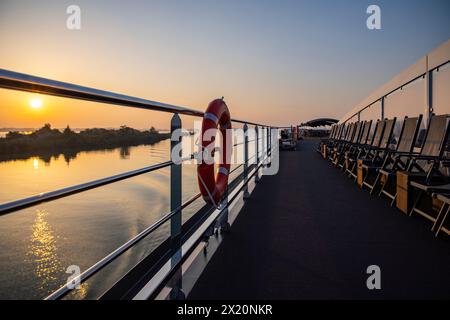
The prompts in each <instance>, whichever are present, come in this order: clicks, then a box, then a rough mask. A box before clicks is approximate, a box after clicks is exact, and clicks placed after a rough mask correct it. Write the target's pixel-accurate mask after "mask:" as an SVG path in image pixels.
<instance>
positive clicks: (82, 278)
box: [45, 193, 201, 300]
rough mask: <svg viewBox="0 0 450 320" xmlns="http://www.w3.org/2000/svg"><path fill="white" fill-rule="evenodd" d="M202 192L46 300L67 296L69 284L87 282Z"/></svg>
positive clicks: (70, 289) (69, 289) (70, 288)
mask: <svg viewBox="0 0 450 320" xmlns="http://www.w3.org/2000/svg"><path fill="white" fill-rule="evenodd" d="M200 196H201V194H200V193H199V194H197V195H195V196H193V197H192V198H190V199H189V200H188V201H186V202H185V203H183V205H182V206H180V207H179V208H177V209H176V210H174V211H172V212H170V213H168V214H166V215H165V216H163V217H162V218H160V219H159V220H158V221H156V222H155V223H153V224H152V225H150V226H149V227H147V228H146V229H144V230H143V231H141V232H140V233H139V234H137V235H136V236H135V237H133V238H132V239H130V240H128V241H127V242H125V243H124V244H123V245H121V246H120V247H119V248H117V249H116V250H114V251H113V252H111V253H110V254H108V255H107V256H106V257H104V258H103V259H101V260H100V261H98V262H97V263H95V264H94V265H92V266H91V267H89V268H88V269H86V270H85V271H84V272H83V273H81V274H80V275H79V276H77V277H75V278H74V279H72V280H71V281H70V282H68V283H66V284H65V285H64V286H62V287H61V288H59V289H58V290H56V291H55V292H53V293H52V294H51V295H49V296H48V297H47V298H45V300H56V299H60V298H63V297H64V296H66V295H67V294H68V293H69V292H70V291H72V290H73V289H74V288H72V286H69V284H71V283H74V282H77V283H80V284H81V283H83V282H85V281H86V280H87V279H89V278H90V277H92V276H93V275H94V274H96V273H97V272H99V271H100V270H102V269H103V268H104V267H106V266H107V265H108V264H110V263H111V262H113V261H114V260H115V259H117V258H118V257H119V256H120V255H122V254H123V253H124V252H125V251H127V250H128V249H130V248H131V247H132V246H134V245H135V244H137V243H138V242H139V241H141V240H142V239H144V238H145V237H147V236H148V235H149V234H151V233H153V232H154V231H156V230H157V229H158V228H159V227H161V226H162V225H163V224H164V223H165V222H167V221H169V220H170V218H172V217H173V216H174V215H175V214H177V213H178V212H179V211H180V210H183V209H184V208H186V207H187V206H188V205H190V204H191V203H193V202H194V201H195V200H197V199H198V198H200Z"/></svg>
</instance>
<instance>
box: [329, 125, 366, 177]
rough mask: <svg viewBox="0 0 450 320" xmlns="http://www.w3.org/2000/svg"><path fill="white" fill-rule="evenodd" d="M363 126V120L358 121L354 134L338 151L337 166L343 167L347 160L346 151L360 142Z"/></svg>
mask: <svg viewBox="0 0 450 320" xmlns="http://www.w3.org/2000/svg"><path fill="white" fill-rule="evenodd" d="M362 127H363V122H362V121H358V122H357V123H356V125H355V129H354V133H353V136H352V138H351V139H350V141H348V142H347V143H345V144H343V145H342V147H341V148H340V149H338V150H337V151H336V159H335V161H336V163H335V165H336V167H338V168H343V166H344V160H345V153H346V152H347V151H348V150H350V149H351V148H352V147H353V146H355V145H357V144H358V142H359V139H360V136H361V133H362Z"/></svg>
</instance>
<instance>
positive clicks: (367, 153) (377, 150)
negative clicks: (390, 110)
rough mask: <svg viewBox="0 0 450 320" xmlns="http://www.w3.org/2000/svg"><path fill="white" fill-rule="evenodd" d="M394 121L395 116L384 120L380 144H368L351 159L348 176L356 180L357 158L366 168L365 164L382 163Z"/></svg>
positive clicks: (389, 143) (387, 150)
mask: <svg viewBox="0 0 450 320" xmlns="http://www.w3.org/2000/svg"><path fill="white" fill-rule="evenodd" d="M396 121H397V118H394V119H391V120H385V121H384V123H385V124H384V131H383V135H382V136H381V141H380V144H379V145H378V146H368V147H365V148H363V152H361V153H360V154H359V155H358V157H357V158H356V159H353V166H352V168H351V169H352V170H351V171H350V172H349V176H350V177H353V178H354V179H355V180H356V177H357V174H356V169H357V166H356V164H357V160H361V161H362V163H363V166H366V168H367V166H374V165H380V164H382V163H383V161H384V158H385V157H386V156H387V154H388V152H389V147H390V145H391V142H392V135H393V133H394V128H395V122H396Z"/></svg>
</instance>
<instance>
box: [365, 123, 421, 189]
mask: <svg viewBox="0 0 450 320" xmlns="http://www.w3.org/2000/svg"><path fill="white" fill-rule="evenodd" d="M421 123H422V115H419V117H415V118H408V117H405V119H404V121H403V125H402V129H401V131H400V135H399V137H398V141H397V144H396V148H395V150H387V151H386V152H385V154H384V157H383V160H382V163H381V164H380V163H376V162H373V161H372V162H371V163H364V164H363V187H367V188H369V190H370V194H373V193H374V192H375V190H376V188H377V187H378V186H379V181H380V178H381V176H382V173H381V172H380V170H383V171H384V172H396V170H397V169H398V168H402V169H406V168H407V165H406V164H405V163H403V162H401V161H400V162H397V156H398V155H399V154H411V152H413V150H414V145H415V142H416V139H417V134H418V132H419V129H420V124H421Z"/></svg>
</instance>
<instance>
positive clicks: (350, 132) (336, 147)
mask: <svg viewBox="0 0 450 320" xmlns="http://www.w3.org/2000/svg"><path fill="white" fill-rule="evenodd" d="M355 129H356V123H350V124H349V125H348V127H347V130H346V132H345V136H344V138H343V139H341V140H339V141H337V142H336V143H335V144H333V148H332V150H331V152H330V153H329V154H330V157H329V160H330V161H331V162H332V163H333V164H336V163H337V159H338V155H339V154H340V152H341V150H342V149H343V148H345V146H346V145H347V144H348V143H349V142H350V141H351V140H352V139H353V136H354V134H355Z"/></svg>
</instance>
